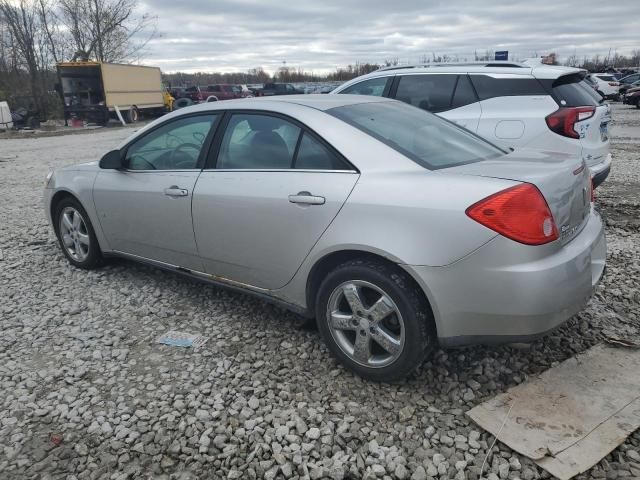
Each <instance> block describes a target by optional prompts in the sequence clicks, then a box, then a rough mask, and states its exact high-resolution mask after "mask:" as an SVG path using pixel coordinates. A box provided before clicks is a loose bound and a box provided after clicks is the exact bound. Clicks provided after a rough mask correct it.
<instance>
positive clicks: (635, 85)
mask: <svg viewBox="0 0 640 480" xmlns="http://www.w3.org/2000/svg"><path fill="white" fill-rule="evenodd" d="M638 87H640V80H637V81H636V82H633V83H625V84H621V85H620V98H622V96H623V95H624V94H626V93H627V92H628V91H629V90H631V89H633V88H638Z"/></svg>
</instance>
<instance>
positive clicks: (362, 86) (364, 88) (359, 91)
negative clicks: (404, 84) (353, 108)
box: [340, 77, 391, 97]
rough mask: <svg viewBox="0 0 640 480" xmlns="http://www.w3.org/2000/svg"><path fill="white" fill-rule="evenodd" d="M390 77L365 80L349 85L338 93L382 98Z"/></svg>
mask: <svg viewBox="0 0 640 480" xmlns="http://www.w3.org/2000/svg"><path fill="white" fill-rule="evenodd" d="M390 79H391V77H378V78H372V79H371V80H365V81H364V82H360V83H356V84H354V85H351V86H349V87H347V88H345V89H344V90H342V91H341V92H340V93H345V94H351V95H373V96H374V97H382V96H383V95H384V91H385V89H386V87H387V82H389V80H390Z"/></svg>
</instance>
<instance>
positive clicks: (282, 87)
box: [255, 83, 304, 97]
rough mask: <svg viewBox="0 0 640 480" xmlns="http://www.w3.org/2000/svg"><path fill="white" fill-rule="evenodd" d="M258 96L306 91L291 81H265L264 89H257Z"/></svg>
mask: <svg viewBox="0 0 640 480" xmlns="http://www.w3.org/2000/svg"><path fill="white" fill-rule="evenodd" d="M255 93H256V96H260V97H270V96H273V95H298V94H300V93H304V92H303V91H302V90H300V89H297V88H296V87H294V86H293V85H291V84H290V83H265V84H264V87H263V88H262V89H259V90H256V91H255Z"/></svg>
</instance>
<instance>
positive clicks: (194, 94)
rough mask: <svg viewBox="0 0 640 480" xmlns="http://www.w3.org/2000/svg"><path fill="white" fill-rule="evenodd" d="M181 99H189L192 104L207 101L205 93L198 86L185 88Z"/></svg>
mask: <svg viewBox="0 0 640 480" xmlns="http://www.w3.org/2000/svg"><path fill="white" fill-rule="evenodd" d="M182 98H189V99H190V100H191V101H192V102H194V103H199V102H204V101H205V100H206V99H207V93H206V92H205V91H204V89H203V88H200V87H199V86H198V85H194V86H191V87H187V88H185V89H184V95H183V97H182Z"/></svg>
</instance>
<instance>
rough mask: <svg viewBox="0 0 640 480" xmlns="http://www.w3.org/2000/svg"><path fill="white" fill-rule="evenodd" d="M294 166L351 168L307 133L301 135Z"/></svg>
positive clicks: (332, 168)
mask: <svg viewBox="0 0 640 480" xmlns="http://www.w3.org/2000/svg"><path fill="white" fill-rule="evenodd" d="M295 168H299V169H307V170H351V167H350V166H349V165H348V164H346V163H345V162H344V161H343V160H342V159H341V158H339V157H338V156H337V155H336V154H335V153H333V152H332V151H330V150H329V149H328V148H327V147H326V146H324V145H323V144H322V143H321V142H320V141H318V140H316V139H315V138H313V136H311V135H310V134H308V133H304V134H303V135H302V140H301V141H300V147H298V155H297V156H296V161H295Z"/></svg>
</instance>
